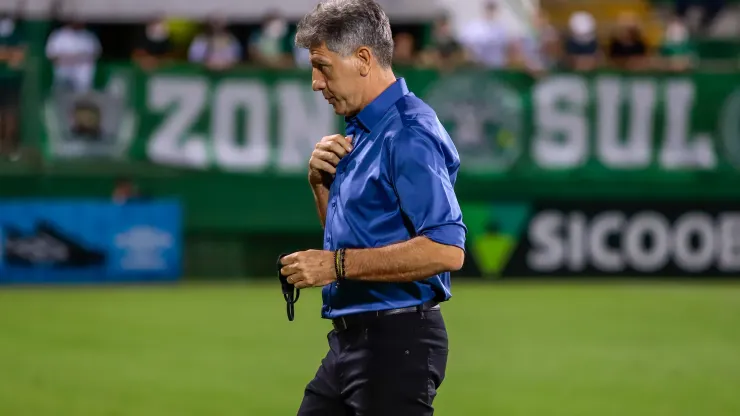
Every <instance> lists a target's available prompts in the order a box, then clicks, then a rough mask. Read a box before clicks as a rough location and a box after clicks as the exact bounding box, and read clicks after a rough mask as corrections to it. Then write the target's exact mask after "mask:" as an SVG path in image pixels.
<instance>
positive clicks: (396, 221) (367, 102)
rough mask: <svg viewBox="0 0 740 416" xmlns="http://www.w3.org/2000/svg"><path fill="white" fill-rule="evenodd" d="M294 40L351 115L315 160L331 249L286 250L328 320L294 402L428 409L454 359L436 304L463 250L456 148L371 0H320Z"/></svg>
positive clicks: (343, 411)
mask: <svg viewBox="0 0 740 416" xmlns="http://www.w3.org/2000/svg"><path fill="white" fill-rule="evenodd" d="M296 44H297V46H299V47H303V48H307V49H309V52H310V59H311V65H312V67H313V70H312V71H313V72H312V77H311V78H312V82H313V89H314V90H315V91H320V92H321V93H322V94H323V95H324V97H325V98H326V99H327V101H328V102H329V104H331V105H332V106H333V107H334V110H335V112H336V113H337V114H340V115H343V116H345V120H346V122H347V126H346V133H345V134H342V135H340V134H335V135H331V136H326V137H324V138H323V139H321V140H320V141H319V143H318V144H317V145H316V149H315V150H314V152H313V154H312V155H311V159H310V161H309V175H308V179H309V183H310V185H311V189H312V190H313V193H314V198H315V201H316V207H317V210H318V212H319V218H320V219H321V222H322V224H323V225H324V247H323V250H308V251H302V252H298V253H293V254H290V255H288V256H286V257H284V258H283V259H282V262H281V263H282V265H283V267H282V270H281V271H282V274H283V275H285V276H286V277H287V280H288V282H289V283H292V284H294V285H295V286H296V287H297V288H307V287H322V288H323V295H324V296H323V298H324V305H323V308H322V316H323V317H324V318H326V319H330V320H331V321H332V323H333V325H334V330H333V331H331V333H330V334H329V347H330V348H329V352H328V353H327V355H326V357H325V358H324V360H323V361H322V363H321V367H320V368H319V370H318V372H317V373H316V377H315V378H314V379H313V380H312V381H311V382H310V383H309V384H308V386H307V387H306V391H305V396H304V399H303V403H302V404H301V408H300V410H299V412H298V414H299V415H300V416H308V415H316V416H318V415H321V416H333V415H358V416H359V415H363V416H394V415H399V416H401V415H403V416H422V415H432V414H433V412H434V409H433V407H432V401H433V400H434V397H435V395H436V393H437V388H438V387H439V386H440V384H441V383H442V380H443V379H444V375H445V367H446V364H447V345H448V344H447V331H446V328H445V323H444V320H443V319H442V313H441V310H440V305H439V304H440V303H442V302H444V301H446V300H448V299H449V298H450V297H451V296H452V295H451V292H450V271H454V270H458V269H460V268H461V267H462V263H463V260H464V256H465V252H464V247H465V233H466V228H465V225H464V224H463V222H462V215H461V213H460V207H459V205H458V203H457V198H456V197H455V192H454V190H453V189H454V184H455V179H456V176H457V171H458V169H459V167H460V160H459V157H458V154H457V151H456V150H455V146H454V145H453V144H452V140H451V139H450V137H449V135H448V134H447V132H446V131H445V129H444V127H442V125H441V124H440V122H439V120H438V119H437V116H436V114H435V113H434V111H433V110H432V109H431V108H430V107H429V106H428V105H426V104H425V103H424V102H423V101H422V100H420V99H419V98H417V97H416V96H415V95H414V94H413V93H411V92H410V91H409V90H408V87H407V86H406V82H405V81H404V80H403V79H402V78H396V77H395V75H394V74H393V71H392V69H391V60H392V59H391V58H392V55H393V40H392V38H391V28H390V24H389V22H388V18H387V17H386V15H385V13H384V12H383V10H382V9H381V8H380V6H378V4H377V3H375V2H374V1H371V0H329V1H325V2H323V3H321V4H319V5H318V6H317V7H316V9H314V10H313V11H312V12H311V13H309V14H308V15H307V16H306V17H305V18H304V19H303V20H302V21H301V22H300V24H299V26H298V32H297V35H296Z"/></svg>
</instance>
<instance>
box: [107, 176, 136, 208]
mask: <svg viewBox="0 0 740 416" xmlns="http://www.w3.org/2000/svg"><path fill="white" fill-rule="evenodd" d="M140 197H141V194H140V193H139V187H138V186H136V184H135V183H134V182H133V181H132V180H131V179H128V178H120V179H118V180H117V181H116V184H115V187H114V188H113V195H112V199H113V202H115V203H117V204H124V203H126V202H129V201H131V200H135V199H139V198H140Z"/></svg>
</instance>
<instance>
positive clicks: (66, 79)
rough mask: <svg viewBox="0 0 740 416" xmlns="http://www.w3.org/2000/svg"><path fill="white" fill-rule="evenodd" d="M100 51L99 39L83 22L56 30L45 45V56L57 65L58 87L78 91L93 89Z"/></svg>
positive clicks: (56, 79)
mask: <svg viewBox="0 0 740 416" xmlns="http://www.w3.org/2000/svg"><path fill="white" fill-rule="evenodd" d="M100 52H101V50H100V42H99V41H98V38H97V37H96V36H95V35H94V34H93V33H92V32H90V31H88V30H86V29H85V24H84V23H82V22H80V21H76V20H73V21H70V22H69V23H67V24H65V25H64V26H62V27H60V28H59V29H56V30H54V31H53V32H52V33H51V35H50V36H49V39H48V41H47V43H46V56H47V58H49V59H50V60H51V61H52V62H53V64H54V85H55V87H56V88H60V89H63V90H66V91H75V92H86V91H88V90H90V89H91V88H92V87H93V81H94V79H95V65H96V61H97V59H98V57H99V56H100Z"/></svg>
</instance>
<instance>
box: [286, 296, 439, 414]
mask: <svg viewBox="0 0 740 416" xmlns="http://www.w3.org/2000/svg"><path fill="white" fill-rule="evenodd" d="M328 339H329V352H328V353H327V354H326V357H325V358H324V359H323V361H322V362H321V366H320V367H319V370H318V372H317V373H316V377H315V378H314V379H313V380H312V381H311V382H310V383H308V386H306V391H305V395H304V397H303V403H301V408H300V410H299V411H298V415H299V416H427V415H433V414H434V408H433V407H432V401H433V400H434V397H435V396H436V395H437V389H438V388H439V386H440V384H442V380H443V379H444V377H445V368H446V367H447V352H448V344H447V330H446V328H445V323H444V320H443V318H442V313H441V312H440V311H439V310H433V311H425V312H410V313H404V314H399V315H390V316H384V317H380V318H375V319H373V320H372V321H371V322H370V323H367V324H364V325H362V326H359V327H354V328H348V329H346V330H344V331H339V332H337V331H331V332H330V333H329V335H328Z"/></svg>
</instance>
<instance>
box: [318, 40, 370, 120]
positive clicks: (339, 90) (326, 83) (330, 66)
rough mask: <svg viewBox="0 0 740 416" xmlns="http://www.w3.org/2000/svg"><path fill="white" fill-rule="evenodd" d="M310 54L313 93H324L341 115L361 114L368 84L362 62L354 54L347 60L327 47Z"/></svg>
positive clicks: (319, 47)
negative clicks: (363, 73) (365, 85)
mask: <svg viewBox="0 0 740 416" xmlns="http://www.w3.org/2000/svg"><path fill="white" fill-rule="evenodd" d="M309 52H310V58H311V66H313V72H312V73H311V82H312V87H313V90H314V91H321V93H322V94H323V95H324V98H325V99H326V100H327V101H328V102H329V104H331V105H332V106H333V107H334V112H335V113H337V114H339V115H343V116H351V115H354V114H356V113H357V112H359V110H360V107H361V105H362V85H363V83H364V82H365V78H364V77H363V76H362V75H361V74H360V65H361V62H360V61H359V59H358V58H357V57H355V56H354V55H350V56H347V57H343V56H341V55H339V54H337V53H334V52H332V51H330V50H329V49H328V48H327V47H326V45H321V46H317V47H312V48H310V49H309Z"/></svg>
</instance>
